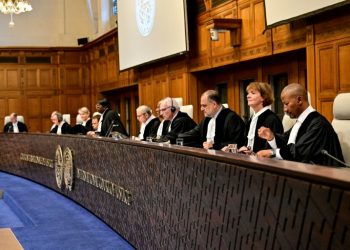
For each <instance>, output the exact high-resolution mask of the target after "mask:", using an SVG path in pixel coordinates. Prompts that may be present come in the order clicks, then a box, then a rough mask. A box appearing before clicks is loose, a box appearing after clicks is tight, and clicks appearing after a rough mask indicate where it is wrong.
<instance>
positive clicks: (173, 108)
mask: <svg viewBox="0 0 350 250" xmlns="http://www.w3.org/2000/svg"><path fill="white" fill-rule="evenodd" d="M170 110H171V112H173V113H174V112H175V110H176V108H175V107H174V103H173V98H171V109H170Z"/></svg>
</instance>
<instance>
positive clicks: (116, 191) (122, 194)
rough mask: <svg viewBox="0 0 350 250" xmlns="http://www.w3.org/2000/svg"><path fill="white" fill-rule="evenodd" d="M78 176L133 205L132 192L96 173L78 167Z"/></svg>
mask: <svg viewBox="0 0 350 250" xmlns="http://www.w3.org/2000/svg"><path fill="white" fill-rule="evenodd" d="M77 178H78V179H80V180H82V181H85V182H87V183H89V184H91V185H93V186H95V187H97V188H99V189H101V190H102V191H104V192H106V193H108V194H110V195H112V196H114V197H115V198H117V199H118V200H120V201H122V202H124V203H125V204H127V205H129V206H130V205H131V198H132V195H131V192H130V191H128V190H126V189H124V188H122V187H120V186H118V185H116V184H114V183H112V182H110V181H107V180H105V179H102V178H101V177H98V176H96V175H93V174H90V173H88V172H86V171H84V170H82V169H77Z"/></svg>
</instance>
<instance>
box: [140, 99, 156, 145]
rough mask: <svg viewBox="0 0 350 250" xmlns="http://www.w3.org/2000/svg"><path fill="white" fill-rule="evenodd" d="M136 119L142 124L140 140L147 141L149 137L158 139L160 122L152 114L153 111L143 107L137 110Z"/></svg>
mask: <svg viewBox="0 0 350 250" xmlns="http://www.w3.org/2000/svg"><path fill="white" fill-rule="evenodd" d="M136 117H137V120H138V121H139V122H141V123H142V125H141V130H140V133H139V138H140V140H142V141H145V140H146V138H147V137H152V138H156V137H157V130H158V127H159V124H160V121H159V119H158V118H157V117H155V116H154V115H153V114H152V110H151V109H150V108H149V107H148V106H146V105H142V106H140V107H138V108H137V109H136Z"/></svg>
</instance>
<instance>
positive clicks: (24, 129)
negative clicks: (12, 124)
mask: <svg viewBox="0 0 350 250" xmlns="http://www.w3.org/2000/svg"><path fill="white" fill-rule="evenodd" d="M22 124H23V132H26V133H28V129H27V125H26V124H25V123H22Z"/></svg>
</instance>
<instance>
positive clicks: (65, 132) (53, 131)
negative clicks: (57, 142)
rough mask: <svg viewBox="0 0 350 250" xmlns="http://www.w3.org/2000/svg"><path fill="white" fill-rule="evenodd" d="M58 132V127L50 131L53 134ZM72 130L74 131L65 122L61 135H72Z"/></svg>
mask: <svg viewBox="0 0 350 250" xmlns="http://www.w3.org/2000/svg"><path fill="white" fill-rule="evenodd" d="M57 130H58V125H55V126H54V127H53V128H52V129H51V130H50V133H51V134H57ZM71 130H72V127H71V126H70V125H69V124H68V123H66V122H64V123H63V124H62V127H61V134H62V135H63V134H71Z"/></svg>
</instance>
